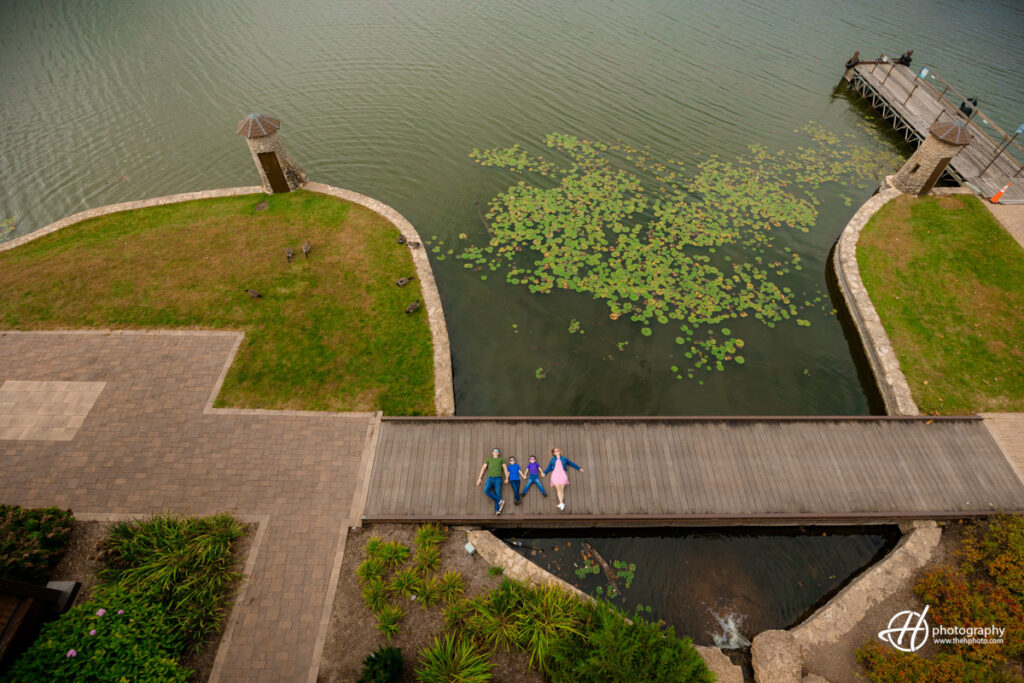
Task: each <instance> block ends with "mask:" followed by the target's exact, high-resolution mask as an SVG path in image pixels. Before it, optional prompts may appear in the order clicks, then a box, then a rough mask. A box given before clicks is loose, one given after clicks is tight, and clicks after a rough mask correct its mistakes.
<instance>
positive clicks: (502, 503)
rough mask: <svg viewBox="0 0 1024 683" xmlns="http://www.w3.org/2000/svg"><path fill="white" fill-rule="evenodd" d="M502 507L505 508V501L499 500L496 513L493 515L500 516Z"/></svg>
mask: <svg viewBox="0 0 1024 683" xmlns="http://www.w3.org/2000/svg"><path fill="white" fill-rule="evenodd" d="M503 507H505V501H503V500H499V501H498V511H497V512H495V513H494V514H496V515H500V514H501V508H503Z"/></svg>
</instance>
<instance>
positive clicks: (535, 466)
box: [523, 455, 548, 498]
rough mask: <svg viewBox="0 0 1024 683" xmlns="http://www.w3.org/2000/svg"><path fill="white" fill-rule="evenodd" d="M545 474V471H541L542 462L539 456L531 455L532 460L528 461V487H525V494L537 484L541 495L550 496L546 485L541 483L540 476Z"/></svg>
mask: <svg viewBox="0 0 1024 683" xmlns="http://www.w3.org/2000/svg"><path fill="white" fill-rule="evenodd" d="M543 476H544V473H543V472H541V471H540V463H539V462H537V456H535V455H531V456H530V462H528V463H526V479H527V481H526V488H525V489H523V495H524V496H525V495H526V492H527V491H529V490H530V487H531V486H534V485H536V486H537V488H538V489H540V495H542V496H544V497H545V498H547V497H548V492H547V491H545V490H544V485H543V484H541V483H540V478H541V477H543Z"/></svg>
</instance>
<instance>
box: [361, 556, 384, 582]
mask: <svg viewBox="0 0 1024 683" xmlns="http://www.w3.org/2000/svg"><path fill="white" fill-rule="evenodd" d="M387 572H388V568H387V565H385V564H384V562H383V560H380V559H378V558H375V557H367V558H366V559H365V560H363V561H362V562H361V563H360V564H359V566H358V567H356V576H357V577H359V583H368V582H371V581H375V580H382V579H383V578H384V575H385V574H387Z"/></svg>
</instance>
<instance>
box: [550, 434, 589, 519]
mask: <svg viewBox="0 0 1024 683" xmlns="http://www.w3.org/2000/svg"><path fill="white" fill-rule="evenodd" d="M566 467H575V468H576V469H578V470H579V471H580V472H582V471H583V468H582V467H580V466H579V465H577V464H576V463H574V462H573V461H572V460H569V458H567V457H565V456H564V455H562V451H561V450H559V449H557V448H552V449H551V462H549V463H548V466H547V467H546V468H544V474H547V473H548V472H551V471H552V470H554V472H553V473H552V475H551V485H552V486H554V487H555V493H557V494H558V509H559V510H564V509H565V487H566V486H568V485H569V473H568V472H566V471H565V468H566Z"/></svg>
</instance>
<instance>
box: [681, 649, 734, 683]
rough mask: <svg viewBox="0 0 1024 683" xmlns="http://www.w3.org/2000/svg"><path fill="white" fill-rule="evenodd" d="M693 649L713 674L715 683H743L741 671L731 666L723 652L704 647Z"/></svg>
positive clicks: (730, 661)
mask: <svg viewBox="0 0 1024 683" xmlns="http://www.w3.org/2000/svg"><path fill="white" fill-rule="evenodd" d="M693 647H694V648H695V649H696V650H697V654H699V655H700V656H701V658H702V659H703V660H704V663H705V664H707V665H708V668H709V669H711V673H713V674H715V681H717V683H743V669H741V668H740V667H739V666H737V665H736V664H733V663H732V660H730V659H729V657H728V655H726V654H725V653H724V652H722V651H721V650H719V649H718V648H717V647H707V646H705V645H694V646H693Z"/></svg>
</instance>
